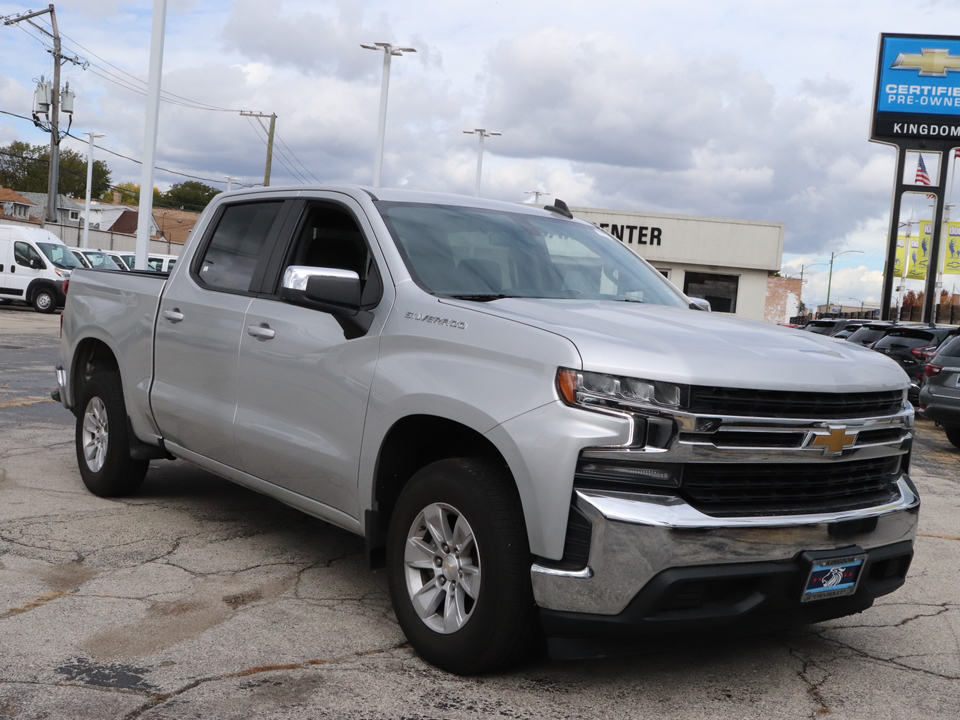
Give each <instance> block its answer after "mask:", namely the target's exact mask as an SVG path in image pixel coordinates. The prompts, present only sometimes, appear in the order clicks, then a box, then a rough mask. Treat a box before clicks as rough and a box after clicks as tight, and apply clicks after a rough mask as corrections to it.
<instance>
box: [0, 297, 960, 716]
mask: <svg viewBox="0 0 960 720" xmlns="http://www.w3.org/2000/svg"><path fill="white" fill-rule="evenodd" d="M58 331H59V315H58V314H54V315H49V316H44V315H40V314H38V313H35V312H33V311H32V310H31V309H29V308H26V307H14V306H9V305H7V306H2V307H0V648H2V650H0V719H6V718H17V719H18V720H19V719H21V718H71V719H72V718H110V719H112V718H117V719H121V718H144V719H147V718H150V719H153V720H159V719H160V718H167V719H172V718H188V717H190V718H193V717H200V718H244V719H249V718H418V719H427V718H482V717H492V716H497V717H505V718H593V717H603V718H621V717H623V718H645V717H656V718H737V719H740V718H807V717H821V716H824V715H829V716H830V717H834V718H850V719H857V720H859V719H863V718H869V719H870V720H881V719H884V718H891V719H897V720H902V719H903V718H914V717H915V718H924V719H925V720H930V719H935V718H944V719H951V720H956V718H957V717H958V716H960V710H958V708H960V599H958V597H960V595H958V591H960V520H958V518H960V472H958V470H960V451H958V450H956V449H955V448H954V447H953V446H952V445H950V444H949V443H948V442H947V440H946V438H945V436H944V434H943V431H942V430H941V429H940V428H937V427H935V426H934V425H933V424H932V423H930V422H927V421H922V420H921V421H918V433H917V435H918V439H917V443H916V445H915V450H914V456H913V457H914V459H913V477H914V480H915V481H916V484H917V486H918V487H919V489H920V492H921V495H922V497H923V503H924V504H923V508H922V512H921V525H920V537H919V538H918V541H917V546H916V557H915V559H914V562H913V566H912V568H911V571H910V577H909V579H908V582H907V585H906V586H905V587H904V588H902V589H901V590H899V591H898V592H896V593H894V594H892V595H888V596H886V597H884V598H881V600H880V601H879V602H878V603H877V605H875V606H874V607H873V608H871V609H870V610H868V611H866V612H864V613H862V614H860V615H857V616H853V617H849V618H844V619H841V620H836V621H833V622H830V623H824V624H820V625H815V626H810V627H807V628H803V629H799V630H794V631H790V632H783V633H777V634H773V635H766V636H761V637H752V638H745V639H743V640H739V641H736V642H724V643H710V642H709V641H708V640H709V639H708V638H705V643H704V644H703V645H698V646H694V647H691V646H680V647H676V648H672V649H669V650H663V649H662V648H661V649H658V650H656V651H648V652H646V653H639V654H637V655H632V656H629V657H623V658H612V659H600V660H591V661H576V662H572V661H565V662H562V661H552V660H550V659H548V658H546V657H543V656H541V657H538V658H536V659H534V660H532V661H530V662H528V663H527V664H525V665H523V666H521V667H519V668H516V669H515V670H514V671H512V672H510V673H507V674H502V675H495V676H485V677H479V678H460V677H456V676H451V675H448V674H446V673H444V672H441V671H439V670H436V669H435V668H433V667H431V666H429V665H426V664H425V663H423V662H422V661H420V659H419V658H418V657H417V656H416V655H415V654H414V653H413V652H412V651H411V650H410V649H409V647H408V646H407V645H406V643H405V640H404V637H403V635H402V633H401V632H400V630H399V628H398V626H397V623H396V620H395V618H394V616H393V612H392V610H391V608H390V603H389V599H388V596H387V588H386V578H385V575H384V573H382V572H379V573H377V572H370V571H369V570H368V569H367V566H366V564H365V559H364V555H363V543H362V541H361V540H360V539H359V538H357V537H354V536H352V535H349V534H347V533H345V532H342V531H340V530H338V529H335V528H333V527H331V526H329V525H326V524H325V523H323V522H321V521H319V520H315V519H313V518H310V517H307V516H305V515H303V514H301V513H299V512H297V511H295V510H292V509H290V508H287V507H285V506H283V505H281V504H279V503H277V502H275V501H273V500H270V499H267V498H264V497H263V496H260V495H257V494H255V493H253V492H251V491H249V490H246V489H244V488H241V487H239V486H236V485H233V484H231V483H229V482H227V481H224V480H221V479H219V478H217V477H214V476H212V475H209V474H207V473H205V472H203V471H200V470H197V469H194V468H192V467H191V466H189V465H187V464H186V463H183V462H180V461H175V462H170V461H154V462H152V463H151V470H150V472H149V473H148V475H147V480H146V482H145V483H144V486H143V488H142V490H141V491H140V492H139V493H138V494H137V495H136V496H135V497H133V498H127V499H122V500H105V499H100V498H97V497H95V496H93V495H91V494H89V493H88V492H87V491H86V490H85V489H84V487H83V484H82V482H81V480H80V476H79V473H78V472H77V469H76V457H75V455H74V441H73V435H74V418H73V416H72V415H70V414H69V413H68V412H67V411H66V410H64V409H63V408H62V407H61V406H60V405H59V404H57V403H54V402H53V401H51V400H50V397H49V393H50V391H51V390H52V389H53V387H54V386H55V380H54V374H53V367H54V365H55V364H56V362H57V353H58Z"/></svg>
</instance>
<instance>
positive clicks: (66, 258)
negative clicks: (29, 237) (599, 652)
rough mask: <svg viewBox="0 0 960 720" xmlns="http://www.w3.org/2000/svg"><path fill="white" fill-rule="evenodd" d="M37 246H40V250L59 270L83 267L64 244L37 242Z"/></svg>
mask: <svg viewBox="0 0 960 720" xmlns="http://www.w3.org/2000/svg"><path fill="white" fill-rule="evenodd" d="M37 247H38V248H40V252H42V253H43V254H44V255H46V256H47V260H49V261H50V262H52V263H53V264H54V266H55V267H58V268H60V269H61V270H72V269H74V268H82V267H83V265H81V264H80V261H79V260H77V259H76V258H75V257H74V256H73V253H72V252H70V248H68V247H67V246H66V245H61V244H60V243H45V242H38V243H37Z"/></svg>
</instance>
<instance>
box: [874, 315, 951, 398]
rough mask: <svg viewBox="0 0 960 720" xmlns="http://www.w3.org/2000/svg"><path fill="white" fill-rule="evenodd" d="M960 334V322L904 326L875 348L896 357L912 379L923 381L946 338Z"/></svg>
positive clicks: (892, 332) (918, 382)
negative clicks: (931, 359) (925, 370)
mask: <svg viewBox="0 0 960 720" xmlns="http://www.w3.org/2000/svg"><path fill="white" fill-rule="evenodd" d="M958 333H960V327H957V326H956V325H938V326H935V327H930V326H922V325H921V326H914V327H900V328H897V329H895V330H891V331H890V332H888V333H887V334H886V335H884V336H883V337H882V338H880V339H879V340H877V342H875V343H874V344H873V349H874V350H876V351H877V352H879V353H883V354H884V355H886V356H887V357H889V358H892V359H893V360H896V361H897V363H898V364H899V365H900V367H902V368H903V370H904V372H906V373H907V375H909V376H910V379H911V381H913V382H915V383H917V384H920V383H922V382H923V373H924V368H925V367H926V364H927V361H928V360H929V359H930V358H932V357H933V356H934V355H935V354H936V352H937V348H938V347H939V346H940V344H941V343H942V342H943V341H944V340H946V339H947V338H948V337H951V336H953V335H956V334H958Z"/></svg>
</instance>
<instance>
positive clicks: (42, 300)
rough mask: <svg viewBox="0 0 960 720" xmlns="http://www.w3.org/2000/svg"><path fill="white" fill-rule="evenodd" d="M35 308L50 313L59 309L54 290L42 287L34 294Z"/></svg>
mask: <svg viewBox="0 0 960 720" xmlns="http://www.w3.org/2000/svg"><path fill="white" fill-rule="evenodd" d="M33 309H34V310H36V311H37V312H39V313H44V314H49V313H52V312H53V311H54V310H56V309H57V297H56V295H54V294H53V291H52V290H49V289H47V288H40V289H39V290H37V292H36V293H34V295H33Z"/></svg>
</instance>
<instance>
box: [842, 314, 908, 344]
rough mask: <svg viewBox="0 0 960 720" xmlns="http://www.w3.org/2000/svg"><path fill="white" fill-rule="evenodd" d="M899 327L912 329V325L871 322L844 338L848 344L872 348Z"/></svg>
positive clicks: (884, 321) (881, 321) (882, 321)
mask: <svg viewBox="0 0 960 720" xmlns="http://www.w3.org/2000/svg"><path fill="white" fill-rule="evenodd" d="M899 327H912V326H911V325H909V324H908V325H898V324H896V323H892V322H888V321H886V320H871V321H870V322H867V323H864V324H863V325H861V326H860V327H858V328H857V329H856V330H854V331H853V333H851V334H850V336H849V337H846V338H844V339H845V340H847V342H852V343H854V344H855V345H863V346H864V347H870V346H871V345H873V344H874V343H875V342H876V341H877V340H879V339H880V338H882V337H883V336H884V335H886V334H887V333H888V332H890V331H891V330H894V329H896V328H899Z"/></svg>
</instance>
